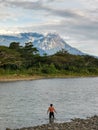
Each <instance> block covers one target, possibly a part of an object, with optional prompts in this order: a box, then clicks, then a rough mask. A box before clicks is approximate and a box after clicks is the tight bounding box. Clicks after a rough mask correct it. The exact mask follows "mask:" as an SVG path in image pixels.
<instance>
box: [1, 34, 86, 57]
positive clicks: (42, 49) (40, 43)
mask: <svg viewBox="0 0 98 130" xmlns="http://www.w3.org/2000/svg"><path fill="white" fill-rule="evenodd" d="M11 42H19V43H21V44H22V45H24V43H27V42H32V44H33V45H34V47H36V48H37V49H38V50H39V53H40V55H43V54H44V53H46V54H47V55H53V54H55V53H56V52H58V51H60V50H62V49H64V50H65V51H67V52H68V53H70V54H73V55H85V54H84V53H83V52H81V51H80V50H78V49H76V48H73V47H71V46H70V45H68V44H67V43H66V42H65V41H64V40H63V39H62V38H61V37H60V36H59V35H58V34H52V33H49V34H47V35H46V36H45V35H43V34H39V33H20V34H18V35H15V36H11V35H0V45H6V46H9V44H10V43H11Z"/></svg>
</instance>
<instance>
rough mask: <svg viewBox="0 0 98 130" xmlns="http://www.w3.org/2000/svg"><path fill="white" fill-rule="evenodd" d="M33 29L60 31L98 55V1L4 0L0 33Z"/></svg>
mask: <svg viewBox="0 0 98 130" xmlns="http://www.w3.org/2000/svg"><path fill="white" fill-rule="evenodd" d="M29 31H31V32H57V33H59V34H60V35H62V37H64V38H65V39H66V40H68V42H69V44H71V45H72V46H75V47H78V49H80V50H82V51H89V52H90V53H94V54H96V55H98V51H97V50H98V44H97V40H98V36H97V34H98V0H89V1H88V0H0V34H6V33H12V34H15V33H19V32H29ZM68 37H69V39H67V38H68ZM92 47H93V49H92ZM92 50H93V51H92Z"/></svg>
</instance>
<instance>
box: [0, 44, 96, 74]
mask: <svg viewBox="0 0 98 130" xmlns="http://www.w3.org/2000/svg"><path fill="white" fill-rule="evenodd" d="M7 75H12V76H14V75H16V76H19V75H28V76H33V75H40V76H41V75H44V76H47V75H50V76H97V75H98V58H95V57H93V56H89V55H82V56H81V55H72V54H69V53H68V52H67V51H65V50H61V51H59V52H57V53H56V54H54V55H47V54H44V55H43V56H40V54H39V52H38V50H37V48H35V47H34V46H33V45H32V43H31V42H28V43H25V46H20V43H17V42H12V43H10V45H9V46H0V76H7Z"/></svg>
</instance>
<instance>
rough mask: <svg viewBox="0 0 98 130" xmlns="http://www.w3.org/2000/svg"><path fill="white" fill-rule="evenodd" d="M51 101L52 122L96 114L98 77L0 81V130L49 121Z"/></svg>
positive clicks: (97, 106)
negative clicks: (53, 108) (54, 112)
mask: <svg viewBox="0 0 98 130" xmlns="http://www.w3.org/2000/svg"><path fill="white" fill-rule="evenodd" d="M51 103H53V104H54V107H55V108H56V110H57V114H55V118H56V119H55V120H54V122H63V121H68V120H70V119H72V118H76V117H77V118H78V117H80V118H85V117H88V116H92V115H95V114H98V78H68V79H43V80H33V81H18V82H6V83H3V82H2V83H0V130H4V129H5V127H9V128H20V127H28V126H35V125H38V124H45V123H49V120H48V115H47V109H48V106H49V105H50V104H51Z"/></svg>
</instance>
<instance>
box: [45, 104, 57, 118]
mask: <svg viewBox="0 0 98 130" xmlns="http://www.w3.org/2000/svg"><path fill="white" fill-rule="evenodd" d="M54 112H55V113H57V112H56V110H55V108H54V107H53V104H50V107H49V108H48V110H47V114H48V113H49V119H50V120H51V119H54Z"/></svg>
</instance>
